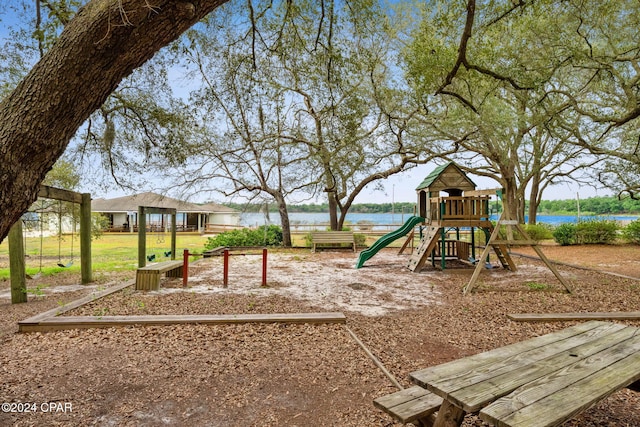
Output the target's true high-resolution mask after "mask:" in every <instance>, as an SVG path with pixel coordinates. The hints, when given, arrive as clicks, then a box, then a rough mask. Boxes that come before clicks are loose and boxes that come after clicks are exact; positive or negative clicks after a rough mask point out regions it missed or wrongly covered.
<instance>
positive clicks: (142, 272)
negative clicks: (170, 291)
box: [136, 261, 184, 291]
mask: <svg viewBox="0 0 640 427" xmlns="http://www.w3.org/2000/svg"><path fill="white" fill-rule="evenodd" d="M183 265H184V264H183V261H164V262H159V263H156V264H150V265H147V266H146V267H141V268H139V269H138V271H137V272H136V290H141V291H157V290H158V289H160V278H161V277H162V273H166V277H182V267H183Z"/></svg>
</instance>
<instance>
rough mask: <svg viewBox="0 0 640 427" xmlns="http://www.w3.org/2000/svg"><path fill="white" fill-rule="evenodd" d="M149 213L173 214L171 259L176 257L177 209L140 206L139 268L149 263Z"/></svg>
mask: <svg viewBox="0 0 640 427" xmlns="http://www.w3.org/2000/svg"><path fill="white" fill-rule="evenodd" d="M147 214H161V215H171V259H172V260H175V259H176V209H175V208H159V207H154V206H138V268H142V267H144V266H146V265H147Z"/></svg>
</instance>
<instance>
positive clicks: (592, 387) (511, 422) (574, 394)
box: [480, 328, 640, 427]
mask: <svg viewBox="0 0 640 427" xmlns="http://www.w3.org/2000/svg"><path fill="white" fill-rule="evenodd" d="M629 329H634V330H635V328H629ZM636 331H637V330H636ZM638 379H640V335H635V336H632V337H631V338H629V339H627V340H624V341H622V342H620V343H618V344H615V345H613V346H611V347H610V348H608V349H607V350H605V351H602V352H600V353H598V354H595V355H594V356H593V357H589V358H586V359H583V360H580V361H578V362H576V363H574V364H573V365H570V366H567V367H566V368H565V369H563V370H561V371H556V372H555V373H552V374H550V375H547V376H544V377H541V378H539V379H538V380H536V381H533V382H530V383H528V384H526V385H525V386H523V387H521V388H519V389H517V390H516V391H514V392H513V393H511V394H509V395H508V396H505V397H503V398H501V399H498V400H496V401H495V402H494V403H492V404H491V405H489V406H487V407H486V408H484V409H483V410H482V411H481V412H480V418H482V419H483V420H484V421H487V422H490V423H492V424H494V425H496V426H503V427H516V426H521V427H531V426H557V425H560V424H562V423H563V422H565V421H567V420H569V419H571V418H572V417H573V416H574V415H576V414H578V413H580V412H581V411H583V410H584V409H586V408H588V407H590V406H592V405H593V404H594V403H596V402H598V401H600V400H601V399H604V398H605V397H607V396H609V395H610V394H612V393H614V392H615V391H617V390H619V389H621V388H623V387H626V386H628V385H630V384H632V383H633V382H635V381H637V380H638Z"/></svg>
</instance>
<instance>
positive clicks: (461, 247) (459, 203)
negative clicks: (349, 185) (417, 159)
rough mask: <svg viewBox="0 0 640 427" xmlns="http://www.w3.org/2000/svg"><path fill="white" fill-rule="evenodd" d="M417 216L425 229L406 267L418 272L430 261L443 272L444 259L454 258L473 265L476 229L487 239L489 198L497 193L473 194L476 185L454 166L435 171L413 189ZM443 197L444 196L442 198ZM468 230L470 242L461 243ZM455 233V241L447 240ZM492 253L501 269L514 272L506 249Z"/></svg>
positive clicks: (488, 231) (490, 232)
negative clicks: (422, 220)
mask: <svg viewBox="0 0 640 427" xmlns="http://www.w3.org/2000/svg"><path fill="white" fill-rule="evenodd" d="M416 191H417V192H418V211H419V215H420V216H421V217H423V218H425V224H426V225H425V227H424V229H423V230H422V236H421V239H420V244H419V246H418V248H417V249H416V250H415V251H414V252H413V253H412V254H411V258H410V259H409V263H408V265H407V267H408V268H409V269H410V270H411V271H413V272H419V271H420V270H422V268H423V267H424V265H425V264H426V263H427V261H428V260H429V258H431V259H432V264H433V265H434V266H436V263H435V259H436V258H439V259H440V268H441V269H443V270H444V268H445V265H446V258H448V257H455V258H458V259H461V260H465V261H471V262H475V233H474V230H475V229H476V228H480V229H482V230H484V231H485V233H486V235H487V236H489V235H491V234H492V232H493V224H492V223H491V221H490V220H489V202H490V195H495V194H496V190H480V191H476V185H475V183H474V182H473V181H472V180H471V179H469V177H468V176H467V175H466V174H465V173H464V172H463V171H462V170H461V169H460V168H459V167H458V166H457V165H456V164H455V163H452V162H451V163H447V164H444V165H442V166H439V167H437V168H436V169H435V170H434V171H433V172H431V173H430V174H429V176H427V177H426V178H425V179H424V181H422V183H420V185H419V186H418V188H416ZM442 193H446V194H447V195H446V196H442V195H441V194H442ZM461 228H469V229H470V230H471V232H470V236H471V241H463V240H460V229H461ZM451 232H455V239H450V238H449V237H448V236H449V235H450V233H451ZM493 250H494V252H495V254H496V256H497V258H498V259H499V260H500V263H501V264H502V266H503V267H504V268H507V269H510V270H513V269H515V265H514V263H513V261H512V259H511V257H510V256H509V253H508V251H507V248H506V246H505V245H493Z"/></svg>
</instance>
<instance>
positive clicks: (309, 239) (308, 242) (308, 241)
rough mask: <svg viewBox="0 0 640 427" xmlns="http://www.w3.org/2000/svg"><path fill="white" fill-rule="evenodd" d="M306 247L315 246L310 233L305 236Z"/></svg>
mask: <svg viewBox="0 0 640 427" xmlns="http://www.w3.org/2000/svg"><path fill="white" fill-rule="evenodd" d="M304 245H305V246H306V247H307V248H310V247H312V246H313V236H312V235H311V232H310V231H309V232H308V233H307V234H305V235H304Z"/></svg>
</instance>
